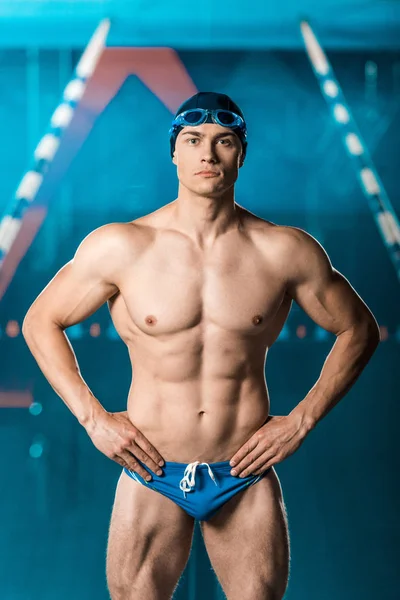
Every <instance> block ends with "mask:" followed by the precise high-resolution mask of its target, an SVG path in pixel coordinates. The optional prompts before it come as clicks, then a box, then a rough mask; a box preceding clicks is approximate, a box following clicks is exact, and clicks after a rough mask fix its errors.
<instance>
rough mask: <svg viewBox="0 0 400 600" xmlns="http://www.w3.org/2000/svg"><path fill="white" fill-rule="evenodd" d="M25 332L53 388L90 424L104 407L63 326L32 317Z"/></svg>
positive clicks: (81, 418)
mask: <svg viewBox="0 0 400 600" xmlns="http://www.w3.org/2000/svg"><path fill="white" fill-rule="evenodd" d="M22 333H23V336H24V338H25V341H26V343H27V345H28V347H29V349H30V351H31V352H32V354H33V356H34V358H35V360H36V362H37V364H38V365H39V367H40V369H41V371H42V372H43V374H44V376H45V377H46V379H47V380H48V382H49V384H50V385H51V387H52V388H53V389H54V391H55V392H56V394H58V396H60V398H61V399H62V400H63V401H64V402H65V404H66V405H67V406H68V408H69V409H70V410H71V412H72V413H73V414H74V415H75V417H76V418H77V419H78V421H79V422H80V423H81V425H83V426H84V427H87V426H88V424H89V423H91V422H92V421H93V420H95V417H96V414H98V413H99V412H101V411H104V408H103V407H102V405H101V404H100V402H99V401H98V400H97V399H96V398H95V397H94V395H93V394H92V392H91V391H90V389H89V387H88V386H87V384H86V383H85V381H84V379H83V377H82V375H81V373H80V370H79V365H78V362H77V360H76V356H75V353H74V351H73V349H72V346H71V344H70V342H69V340H68V338H67V336H66V334H65V332H64V331H63V329H61V328H60V327H59V326H58V325H56V324H55V323H53V322H51V321H49V320H48V319H45V318H40V317H32V318H26V319H25V321H24V324H23V328H22Z"/></svg>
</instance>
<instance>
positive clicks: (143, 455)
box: [126, 431, 164, 475]
mask: <svg viewBox="0 0 400 600" xmlns="http://www.w3.org/2000/svg"><path fill="white" fill-rule="evenodd" d="M126 449H127V450H128V451H129V452H131V453H132V454H133V455H134V456H137V458H139V459H140V460H141V461H142V462H143V463H144V464H145V465H146V466H147V467H149V469H151V471H153V473H157V475H161V473H159V472H158V471H159V470H160V467H161V466H163V465H164V460H163V457H162V456H161V454H160V453H159V452H157V450H156V449H155V448H154V446H152V445H151V444H150V442H149V440H148V439H146V438H145V436H144V435H143V434H142V433H140V431H136V433H135V435H134V439H133V445H131V446H128V447H127V448H126Z"/></svg>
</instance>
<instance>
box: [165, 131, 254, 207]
mask: <svg viewBox="0 0 400 600" xmlns="http://www.w3.org/2000/svg"><path fill="white" fill-rule="evenodd" d="M172 162H173V163H174V164H175V165H176V166H177V174H178V179H179V183H180V185H183V186H184V187H186V188H187V189H189V190H190V191H192V192H194V193H196V194H198V195H200V196H202V195H204V196H208V197H213V196H214V197H218V196H220V195H221V194H223V193H224V192H225V191H226V190H227V189H228V188H230V187H231V186H232V185H233V184H234V183H235V181H236V179H237V177H238V171H239V168H240V167H241V166H242V164H243V162H242V145H241V142H240V139H239V138H238V137H237V135H236V134H235V133H234V130H233V129H229V128H228V127H222V125H218V124H216V123H203V124H202V125H199V126H197V127H193V126H188V127H184V128H183V129H182V130H181V131H180V132H179V134H178V137H177V138H176V144H175V151H174V155H173V158H172ZM202 171H209V173H208V174H207V173H201V172H202Z"/></svg>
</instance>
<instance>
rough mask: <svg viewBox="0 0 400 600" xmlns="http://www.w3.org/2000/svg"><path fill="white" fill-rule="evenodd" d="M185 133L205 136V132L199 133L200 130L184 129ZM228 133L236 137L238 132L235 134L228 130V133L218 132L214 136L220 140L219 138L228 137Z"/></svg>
mask: <svg viewBox="0 0 400 600" xmlns="http://www.w3.org/2000/svg"><path fill="white" fill-rule="evenodd" d="M184 135H194V136H196V137H200V138H202V137H204V133H199V132H198V131H184V132H183V133H182V136H184ZM228 135H229V136H231V137H236V134H234V133H233V132H232V131H227V132H226V133H218V134H217V135H216V136H214V139H216V140H218V139H219V138H222V137H226V136H228Z"/></svg>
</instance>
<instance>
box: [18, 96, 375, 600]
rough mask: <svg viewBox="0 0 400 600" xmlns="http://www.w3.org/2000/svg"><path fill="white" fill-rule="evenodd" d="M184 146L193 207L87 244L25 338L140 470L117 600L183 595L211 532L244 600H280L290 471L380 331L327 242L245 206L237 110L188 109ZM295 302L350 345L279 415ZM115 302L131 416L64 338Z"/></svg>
mask: <svg viewBox="0 0 400 600" xmlns="http://www.w3.org/2000/svg"><path fill="white" fill-rule="evenodd" d="M170 143H171V154H172V159H173V163H174V164H175V165H176V166H177V172H178V179H179V193H178V197H177V199H176V200H174V201H173V202H171V203H169V204H167V205H166V206H164V207H162V208H161V209H159V210H157V211H155V212H154V213H151V214H149V215H146V216H144V217H142V218H140V219H137V220H135V221H133V222H130V223H112V224H109V225H106V226H103V227H100V228H99V229H97V230H95V231H93V232H92V233H91V234H90V235H89V236H87V238H85V239H84V240H83V242H82V243H81V245H80V246H79V248H78V250H77V252H76V254H75V257H74V259H73V260H72V261H71V262H69V263H68V264H67V265H65V266H64V267H63V268H62V269H61V270H60V271H59V272H58V273H57V275H56V276H55V277H54V279H53V280H52V281H51V282H50V283H49V284H48V286H47V287H46V288H45V289H44V290H43V292H42V293H41V294H40V295H39V297H38V298H37V299H36V301H35V302H34V303H33V305H32V306H31V308H30V309H29V311H28V313H27V315H26V317H25V321H24V327H23V332H24V336H25V339H26V341H27V343H28V345H29V347H30V349H31V351H32V353H33V354H34V356H35V358H36V360H37V362H38V364H39V366H40V368H41V369H42V371H43V373H44V375H45V376H46V377H47V379H48V380H49V382H50V384H51V385H52V387H53V388H54V390H55V391H56V393H57V394H58V395H59V396H60V397H61V398H62V399H63V400H64V402H65V403H66V404H67V405H68V407H69V408H70V409H71V411H72V412H73V413H74V415H75V416H76V417H77V419H78V420H79V422H80V423H81V424H82V425H83V426H84V427H85V429H86V431H87V433H88V435H89V436H90V438H91V440H92V441H93V444H94V445H95V446H96V448H98V449H99V450H100V451H101V452H103V453H104V454H105V455H106V456H107V457H108V458H111V459H112V460H114V461H116V462H117V463H119V464H120V465H121V466H123V467H124V469H123V471H122V473H121V476H120V478H119V481H118V485H117V490H116V496H115V503H114V507H113V512H112V517H111V524H110V532H109V541H108V552H107V580H108V586H109V590H110V593H111V596H112V599H113V600H130V599H133V598H134V599H142V598H143V599H146V600H147V599H157V600H159V599H160V600H161V599H167V598H171V595H172V594H173V591H174V589H175V588H176V585H177V582H178V581H179V578H180V575H181V573H182V571H183V569H184V567H185V565H186V563H187V560H188V557H189V553H190V548H191V542H192V535H193V526H194V520H195V518H198V519H199V521H200V525H201V530H202V533H203V537H204V542H205V546H206V549H207V552H208V554H209V557H210V561H211V563H212V565H213V568H214V570H215V573H216V575H217V577H218V579H219V581H220V583H221V585H222V587H223V589H224V592H225V593H226V595H227V597H228V598H229V600H239V599H240V600H272V599H273V600H276V599H281V598H283V595H284V593H285V590H286V587H287V582H288V574H289V535H288V527H287V519H286V513H285V507H284V501H283V498H282V492H281V486H280V482H279V480H278V477H277V475H276V472H275V470H274V468H273V465H275V464H277V463H279V462H281V461H282V460H284V459H285V458H287V457H288V456H290V455H291V454H293V452H295V451H296V450H297V449H298V448H299V446H300V445H301V443H302V442H303V441H304V439H305V437H306V436H307V434H308V433H309V432H310V431H311V430H312V429H313V428H314V427H315V425H316V424H317V423H318V421H320V419H322V417H324V416H325V415H326V414H327V413H328V412H329V411H330V410H331V409H332V408H333V407H334V406H335V404H337V402H338V401H339V400H340V399H341V398H342V397H343V396H344V395H345V394H346V392H347V391H348V390H349V389H350V387H351V386H352V384H353V383H354V382H355V380H356V379H357V377H358V376H359V374H360V373H361V371H362V369H363V368H364V367H365V365H366V364H367V362H368V360H369V359H370V357H371V355H372V354H373V352H374V350H375V348H376V347H377V345H378V343H379V329H378V327H377V324H376V321H375V319H374V317H373V315H372V314H371V312H370V310H369V309H368V308H367V306H366V305H365V303H364V302H363V301H362V300H361V299H360V297H359V296H358V295H357V293H356V292H355V291H354V289H353V288H352V287H351V286H350V284H349V283H348V281H347V280H346V279H345V278H344V277H343V276H342V275H341V274H340V273H339V272H338V271H336V270H335V269H333V268H332V265H331V263H330V261H329V259H328V257H327V255H326V253H325V251H324V250H323V248H322V247H321V246H320V244H319V243H318V242H317V241H316V240H315V239H314V238H313V237H311V236H310V235H308V234H307V233H306V232H304V231H302V230H300V229H297V228H293V227H283V226H277V225H275V224H274V223H271V222H269V221H266V220H263V219H261V218H259V217H257V216H255V215H254V214H252V213H250V212H249V211H247V210H245V209H244V208H243V207H241V206H239V205H238V204H237V203H236V202H235V201H234V184H235V181H236V179H237V177H238V171H239V168H240V167H241V166H242V164H243V161H244V158H245V153H246V149H247V141H246V124H245V121H244V117H243V114H242V112H241V111H240V109H239V107H238V106H237V105H236V104H234V103H233V102H232V100H231V99H230V98H229V97H228V96H226V95H224V94H216V93H212V92H204V93H199V94H196V95H195V96H193V97H192V98H190V99H189V100H188V101H187V102H185V103H184V104H183V105H182V106H181V107H180V109H178V112H177V114H176V115H175V119H174V121H173V125H172V127H171V130H170ZM293 300H295V301H296V302H297V303H298V304H299V305H300V306H301V307H302V308H303V309H304V310H305V311H306V313H307V314H308V315H309V316H310V317H311V318H312V319H313V320H314V321H315V322H316V323H317V324H318V325H319V326H321V327H323V328H324V329H326V330H328V331H330V332H332V333H334V334H335V335H336V336H337V339H336V341H335V344H334V346H333V348H332V351H331V352H330V354H329V356H328V358H327V360H326V362H325V364H324V367H323V369H322V372H321V376H320V377H319V379H318V381H317V382H316V384H315V385H314V387H313V388H312V389H311V391H310V392H309V393H308V394H307V396H306V397H305V398H304V399H303V400H302V401H301V402H300V403H299V404H298V405H297V406H296V407H294V409H293V410H292V412H291V413H290V414H289V415H285V416H274V417H271V416H269V397H268V390H267V387H266V383H265V380H264V366H265V364H264V363H265V357H266V352H267V350H268V348H270V347H271V346H272V344H273V343H274V342H275V340H276V339H277V338H278V336H279V333H280V331H281V329H282V327H283V325H284V323H285V321H286V318H287V316H288V314H289V311H290V308H291V304H292V301H293ZM106 301H108V305H109V309H110V313H111V316H112V319H113V322H114V324H115V327H116V329H117V331H118V332H119V334H120V336H121V338H122V339H123V340H124V342H125V343H126V345H127V348H128V352H129V356H130V359H131V362H132V369H133V373H134V378H133V379H132V385H131V389H130V393H129V397H128V405H127V411H126V412H122V413H110V412H107V411H106V410H105V409H104V408H103V407H102V405H101V404H100V401H99V400H98V399H97V398H95V397H94V396H93V394H92V393H91V391H90V390H89V388H88V387H87V385H86V383H85V382H84V380H83V378H82V376H81V374H80V370H79V366H78V364H77V362H76V359H75V355H74V353H73V350H72V348H71V346H70V344H69V341H68V339H67V337H66V335H65V334H64V330H65V328H67V327H70V326H71V325H73V324H75V323H79V322H80V321H82V320H84V319H86V318H87V317H89V316H90V315H91V314H93V313H94V312H95V311H96V310H97V309H98V308H99V307H100V306H101V305H102V304H103V303H104V302H106ZM288 368H290V367H288V366H285V369H286V370H287V369H288ZM110 377H113V374H112V373H110ZM163 459H164V460H163ZM231 459H232V460H231ZM160 465H161V466H163V469H161V468H160ZM233 466H234V467H235V468H234V470H233V469H232V467H233ZM147 480H150V481H149V482H148V481H147Z"/></svg>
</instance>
